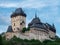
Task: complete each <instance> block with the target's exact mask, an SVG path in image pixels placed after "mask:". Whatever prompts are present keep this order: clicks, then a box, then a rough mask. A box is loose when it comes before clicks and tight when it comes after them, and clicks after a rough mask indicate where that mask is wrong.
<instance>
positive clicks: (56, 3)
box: [0, 0, 60, 36]
mask: <svg viewBox="0 0 60 45" xmlns="http://www.w3.org/2000/svg"><path fill="white" fill-rule="evenodd" d="M16 8H23V10H24V12H25V13H26V14H27V18H26V20H27V21H26V23H27V24H28V23H29V22H30V21H31V20H32V19H33V18H34V17H35V13H36V14H37V16H38V17H39V18H40V20H41V21H42V22H44V23H46V22H47V23H49V24H51V25H52V24H53V23H54V24H55V27H56V30H57V35H58V36H60V0H0V33H2V32H6V30H7V28H8V26H9V25H11V18H10V16H11V14H12V13H13V12H14V11H15V9H16Z"/></svg>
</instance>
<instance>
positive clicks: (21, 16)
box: [5, 8, 56, 41]
mask: <svg viewBox="0 0 60 45" xmlns="http://www.w3.org/2000/svg"><path fill="white" fill-rule="evenodd" d="M26 16H27V15H26V14H25V13H24V11H23V10H22V8H17V9H16V10H15V12H13V13H12V15H11V26H9V27H8V29H7V32H6V34H5V36H6V39H7V40H8V39H11V38H12V37H13V36H16V37H18V38H21V39H28V40H31V39H37V40H41V41H42V40H45V39H52V38H55V36H56V29H55V26H54V24H53V25H50V24H48V23H42V22H41V20H40V19H39V17H37V15H35V18H33V19H32V21H31V22H30V23H29V24H28V27H30V30H29V31H26V32H25V33H22V29H23V28H24V27H26Z"/></svg>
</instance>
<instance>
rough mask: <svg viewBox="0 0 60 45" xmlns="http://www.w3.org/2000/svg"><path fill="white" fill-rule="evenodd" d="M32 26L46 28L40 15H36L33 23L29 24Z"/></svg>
mask: <svg viewBox="0 0 60 45" xmlns="http://www.w3.org/2000/svg"><path fill="white" fill-rule="evenodd" d="M28 26H29V27H30V28H33V27H36V28H41V29H46V28H45V25H44V23H42V22H41V21H40V19H39V17H37V16H35V18H33V20H32V21H31V23H29V24H28Z"/></svg>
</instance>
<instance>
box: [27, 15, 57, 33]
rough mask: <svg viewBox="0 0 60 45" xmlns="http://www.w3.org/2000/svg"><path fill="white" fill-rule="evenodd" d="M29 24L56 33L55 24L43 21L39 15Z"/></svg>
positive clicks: (31, 26)
mask: <svg viewBox="0 0 60 45" xmlns="http://www.w3.org/2000/svg"><path fill="white" fill-rule="evenodd" d="M28 26H29V27H30V28H40V29H45V30H47V29H49V30H51V31H53V32H55V33H56V29H55V27H54V25H53V26H51V25H50V24H48V23H42V22H41V21H40V19H39V18H38V17H37V16H35V18H33V20H32V21H31V23H29V24H28Z"/></svg>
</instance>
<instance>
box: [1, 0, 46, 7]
mask: <svg viewBox="0 0 60 45" xmlns="http://www.w3.org/2000/svg"><path fill="white" fill-rule="evenodd" d="M44 6H46V5H45V3H43V2H40V1H37V0H25V1H22V2H13V3H11V2H10V3H9V2H5V3H0V7H23V8H25V7H29V8H40V7H44Z"/></svg>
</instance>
